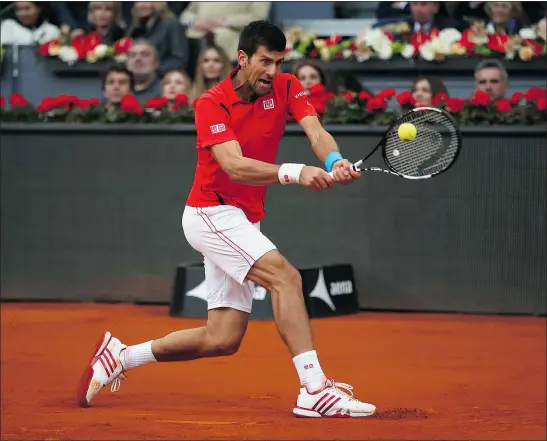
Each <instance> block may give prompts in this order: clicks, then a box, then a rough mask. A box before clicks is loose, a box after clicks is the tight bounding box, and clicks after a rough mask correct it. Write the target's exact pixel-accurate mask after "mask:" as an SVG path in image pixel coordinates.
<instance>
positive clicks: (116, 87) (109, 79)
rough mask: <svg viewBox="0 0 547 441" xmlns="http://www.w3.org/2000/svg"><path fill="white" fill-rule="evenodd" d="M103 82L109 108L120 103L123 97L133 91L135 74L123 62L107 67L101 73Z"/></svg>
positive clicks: (106, 105)
mask: <svg viewBox="0 0 547 441" xmlns="http://www.w3.org/2000/svg"><path fill="white" fill-rule="evenodd" d="M101 82H102V86H103V95H104V106H105V107H106V108H107V109H113V108H114V107H115V106H117V105H119V104H120V101H121V99H122V98H123V97H124V96H125V95H128V94H130V93H132V91H133V86H134V82H133V74H132V73H131V72H130V71H129V70H128V69H127V68H126V67H125V66H124V65H123V64H115V65H113V66H109V67H107V68H106V69H105V70H104V71H103V72H102V74H101Z"/></svg>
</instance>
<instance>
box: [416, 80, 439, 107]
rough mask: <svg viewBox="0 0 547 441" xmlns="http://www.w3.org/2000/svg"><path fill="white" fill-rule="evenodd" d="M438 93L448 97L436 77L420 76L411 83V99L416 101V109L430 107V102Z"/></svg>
mask: <svg viewBox="0 0 547 441" xmlns="http://www.w3.org/2000/svg"><path fill="white" fill-rule="evenodd" d="M440 93H444V94H446V95H447V96H448V90H447V89H446V86H445V85H444V83H443V82H442V80H441V79H440V78H438V77H434V76H422V77H418V78H415V79H414V81H413V82H412V97H413V98H414V100H415V101H416V107H420V106H431V105H432V100H433V98H435V97H436V96H437V95H439V94H440Z"/></svg>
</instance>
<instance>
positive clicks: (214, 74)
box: [190, 46, 232, 101]
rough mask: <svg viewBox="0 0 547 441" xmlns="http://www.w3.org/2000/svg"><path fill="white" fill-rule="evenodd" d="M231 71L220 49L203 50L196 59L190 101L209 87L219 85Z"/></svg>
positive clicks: (214, 47)
mask: <svg viewBox="0 0 547 441" xmlns="http://www.w3.org/2000/svg"><path fill="white" fill-rule="evenodd" d="M231 70H232V69H231V65H230V60H229V59H228V55H226V52H224V50H223V49H222V48H221V47H218V46H209V47H208V48H206V49H204V50H203V51H202V52H201V54H200V55H199V57H198V63H197V67H196V74H195V76H194V87H193V88H192V91H191V92H190V101H194V100H195V99H196V98H199V97H200V96H201V95H203V94H204V93H205V92H206V91H207V90H209V89H210V88H211V87H213V86H215V85H217V84H218V83H220V82H221V81H222V80H223V79H224V78H226V77H227V76H228V74H229V73H230V71H231Z"/></svg>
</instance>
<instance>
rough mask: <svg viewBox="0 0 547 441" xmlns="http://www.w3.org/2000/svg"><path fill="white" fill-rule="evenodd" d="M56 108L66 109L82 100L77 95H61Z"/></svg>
mask: <svg viewBox="0 0 547 441" xmlns="http://www.w3.org/2000/svg"><path fill="white" fill-rule="evenodd" d="M55 101H56V104H57V105H56V107H65V106H69V105H71V104H76V103H77V102H78V101H80V99H79V98H78V97H77V96H76V95H59V96H58V97H57V98H56V99H55Z"/></svg>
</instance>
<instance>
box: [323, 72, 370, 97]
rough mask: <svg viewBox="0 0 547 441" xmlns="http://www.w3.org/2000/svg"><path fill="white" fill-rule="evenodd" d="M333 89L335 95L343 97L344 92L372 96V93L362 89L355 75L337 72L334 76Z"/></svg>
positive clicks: (364, 88)
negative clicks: (364, 93)
mask: <svg viewBox="0 0 547 441" xmlns="http://www.w3.org/2000/svg"><path fill="white" fill-rule="evenodd" d="M333 89H334V93H335V94H336V95H343V94H344V93H346V92H351V93H357V94H358V93H359V92H368V93H369V94H370V95H371V96H374V94H373V93H372V91H371V90H369V89H367V88H366V87H364V86H363V84H361V82H360V81H359V80H358V79H357V78H356V77H355V75H353V74H350V73H347V72H337V73H336V74H335V77H334V87H333Z"/></svg>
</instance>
